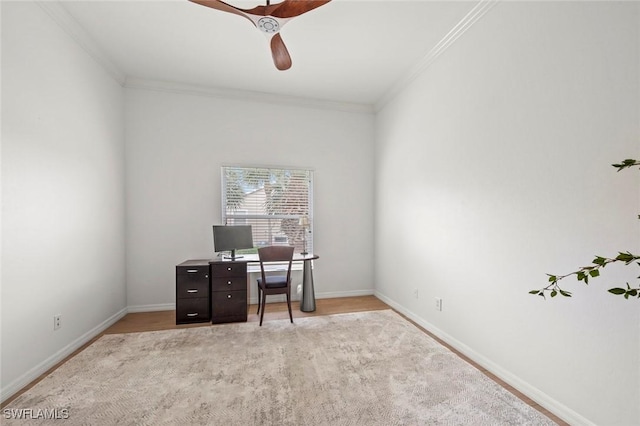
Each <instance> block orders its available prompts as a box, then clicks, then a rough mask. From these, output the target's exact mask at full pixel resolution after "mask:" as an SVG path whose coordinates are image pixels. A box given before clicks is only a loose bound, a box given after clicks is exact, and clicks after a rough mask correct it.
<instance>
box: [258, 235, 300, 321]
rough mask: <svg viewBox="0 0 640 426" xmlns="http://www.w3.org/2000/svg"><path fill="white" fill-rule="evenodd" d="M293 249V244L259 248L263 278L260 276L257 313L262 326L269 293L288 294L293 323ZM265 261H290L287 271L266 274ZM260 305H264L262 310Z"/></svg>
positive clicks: (290, 317) (290, 316)
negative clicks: (284, 272)
mask: <svg viewBox="0 0 640 426" xmlns="http://www.w3.org/2000/svg"><path fill="white" fill-rule="evenodd" d="M293 250H294V248H293V247H292V246H269V247H263V248H260V249H258V258H259V259H260V273H261V278H258V312H256V315H257V314H258V313H259V314H260V326H262V318H263V317H264V308H265V306H266V296H267V294H286V295H287V307H288V308H289V319H290V320H291V323H293V315H291V262H292V260H293ZM265 262H288V265H287V273H286V274H278V275H266V274H265V273H264V264H265ZM260 299H262V303H260ZM260 305H262V311H261V310H260Z"/></svg>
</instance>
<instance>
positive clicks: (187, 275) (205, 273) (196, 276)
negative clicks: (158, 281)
mask: <svg viewBox="0 0 640 426" xmlns="http://www.w3.org/2000/svg"><path fill="white" fill-rule="evenodd" d="M176 280H177V281H178V282H181V283H187V282H209V265H207V266H176Z"/></svg>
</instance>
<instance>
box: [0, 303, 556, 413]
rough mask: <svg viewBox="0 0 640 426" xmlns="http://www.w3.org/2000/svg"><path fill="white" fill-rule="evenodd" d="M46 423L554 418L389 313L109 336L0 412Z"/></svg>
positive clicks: (394, 314)
mask: <svg viewBox="0 0 640 426" xmlns="http://www.w3.org/2000/svg"><path fill="white" fill-rule="evenodd" d="M20 409H22V410H20ZM7 410H16V411H13V413H14V414H17V413H22V414H23V416H25V413H26V416H27V417H38V416H40V417H46V416H52V415H53V416H56V415H57V417H58V418H59V419H58V420H41V419H39V420H24V419H22V420H10V419H7V418H6V417H7ZM28 410H31V411H30V412H29V411H28ZM29 413H30V414H29ZM64 417H67V418H66V419H65V420H60V418H64ZM49 423H51V424H57V425H65V426H66V425H112V424H118V425H221V426H226V425H332V426H333V425H367V426H369V425H441V424H442V425H553V424H555V423H553V422H552V421H551V420H549V419H548V418H547V417H545V416H544V415H542V414H541V413H540V412H538V411H537V410H535V409H533V408H531V407H529V406H528V405H526V404H525V403H524V402H522V401H521V400H519V399H518V398H516V397H515V396H514V395H512V394H511V393H509V392H508V391H506V390H505V389H503V388H502V387H500V386H498V385H497V384H496V383H495V382H493V381H492V380H490V379H489V378H487V377H486V376H485V375H483V374H482V373H481V372H480V371H478V370H477V369H475V368H474V367H472V366H471V365H469V364H468V363H466V362H465V361H463V360H462V359H461V358H459V357H458V356H457V355H455V354H454V353H452V352H451V351H450V350H448V349H446V348H445V347H443V346H442V345H440V344H439V343H437V342H436V341H435V340H433V339H432V338H430V337H429V336H428V335H426V334H425V333H423V332H422V331H420V330H419V329H418V328H416V327H415V326H414V325H412V324H411V323H409V322H408V321H406V320H405V319H403V318H402V317H401V316H399V315H398V314H396V313H395V312H393V311H391V310H387V311H374V312H362V313H353V314H342V315H331V316H318V317H307V318H297V319H295V324H290V323H289V320H288V319H287V320H278V321H267V322H265V323H264V324H263V326H262V327H259V326H258V324H257V323H236V324H224V325H217V326H211V327H198V328H185V329H179V330H167V331H156V332H145V333H131V334H114V335H106V336H103V337H101V338H100V339H98V340H97V341H96V342H94V343H93V344H92V345H91V346H89V347H88V348H86V349H85V350H84V351H82V352H81V353H79V354H78V355H76V356H75V357H74V358H72V359H71V360H69V361H68V362H67V363H65V364H63V365H62V366H61V367H60V368H58V369H57V370H56V371H54V372H53V373H52V374H51V375H49V376H48V377H46V378H45V379H44V380H42V381H41V382H40V383H38V384H37V385H36V386H34V387H33V388H32V389H30V390H29V391H27V392H26V393H24V394H23V395H21V396H20V397H18V398H17V399H16V400H15V401H13V402H12V403H11V404H10V405H9V406H7V407H5V409H4V410H3V416H2V424H3V425H14V424H19V425H29V424H49Z"/></svg>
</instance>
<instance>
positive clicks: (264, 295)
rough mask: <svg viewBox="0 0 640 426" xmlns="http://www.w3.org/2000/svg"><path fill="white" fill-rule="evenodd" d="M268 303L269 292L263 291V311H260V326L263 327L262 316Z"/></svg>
mask: <svg viewBox="0 0 640 426" xmlns="http://www.w3.org/2000/svg"><path fill="white" fill-rule="evenodd" d="M266 303H267V293H265V292H264V291H263V292H262V311H260V327H262V317H264V307H265V306H266Z"/></svg>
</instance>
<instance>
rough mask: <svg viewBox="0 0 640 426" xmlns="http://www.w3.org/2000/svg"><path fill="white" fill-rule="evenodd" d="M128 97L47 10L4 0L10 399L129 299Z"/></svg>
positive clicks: (5, 377) (5, 310)
mask: <svg viewBox="0 0 640 426" xmlns="http://www.w3.org/2000/svg"><path fill="white" fill-rule="evenodd" d="M123 99H124V97H123V90H122V87H121V86H120V85H119V84H117V83H116V82H115V81H114V80H113V79H112V78H111V77H109V76H108V74H107V73H106V72H104V71H103V69H102V68H101V67H100V66H99V65H97V63H96V62H95V61H94V60H93V59H91V58H90V56H89V55H88V54H87V53H86V52H85V51H84V50H82V49H81V48H79V47H78V45H77V44H76V42H75V41H73V40H72V39H71V38H70V37H69V36H68V35H67V34H66V33H65V32H63V31H62V30H61V29H60V27H59V26H58V25H57V24H55V23H54V21H53V20H51V18H50V17H49V16H48V15H47V14H46V13H45V12H44V11H43V9H41V8H40V7H39V6H37V5H36V4H35V3H27V2H16V3H9V2H3V3H2V248H3V250H2V370H1V374H2V397H3V399H5V397H6V396H8V395H9V394H11V393H13V392H15V391H16V390H18V389H20V388H21V387H22V386H23V385H26V384H27V383H28V382H30V381H31V380H32V379H34V378H35V377H37V375H39V374H40V373H42V372H44V371H43V370H46V368H47V367H50V366H51V365H52V363H54V362H55V361H57V360H59V359H60V358H61V357H63V356H64V355H65V354H67V353H69V352H70V351H71V350H73V349H75V347H76V346H78V345H79V344H81V343H82V342H83V341H84V340H85V339H87V338H89V337H92V336H93V334H95V333H96V332H97V331H98V330H99V328H100V327H103V326H104V325H105V321H107V320H108V319H109V318H112V317H113V316H114V315H116V314H118V312H120V311H122V310H123V309H124V308H125V306H126V300H125V297H126V292H125V281H124V280H125V272H124V267H125V262H124V157H123V155H124V124H123ZM56 314H61V315H62V327H61V328H60V329H59V330H57V331H54V330H53V317H54V315H56Z"/></svg>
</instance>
